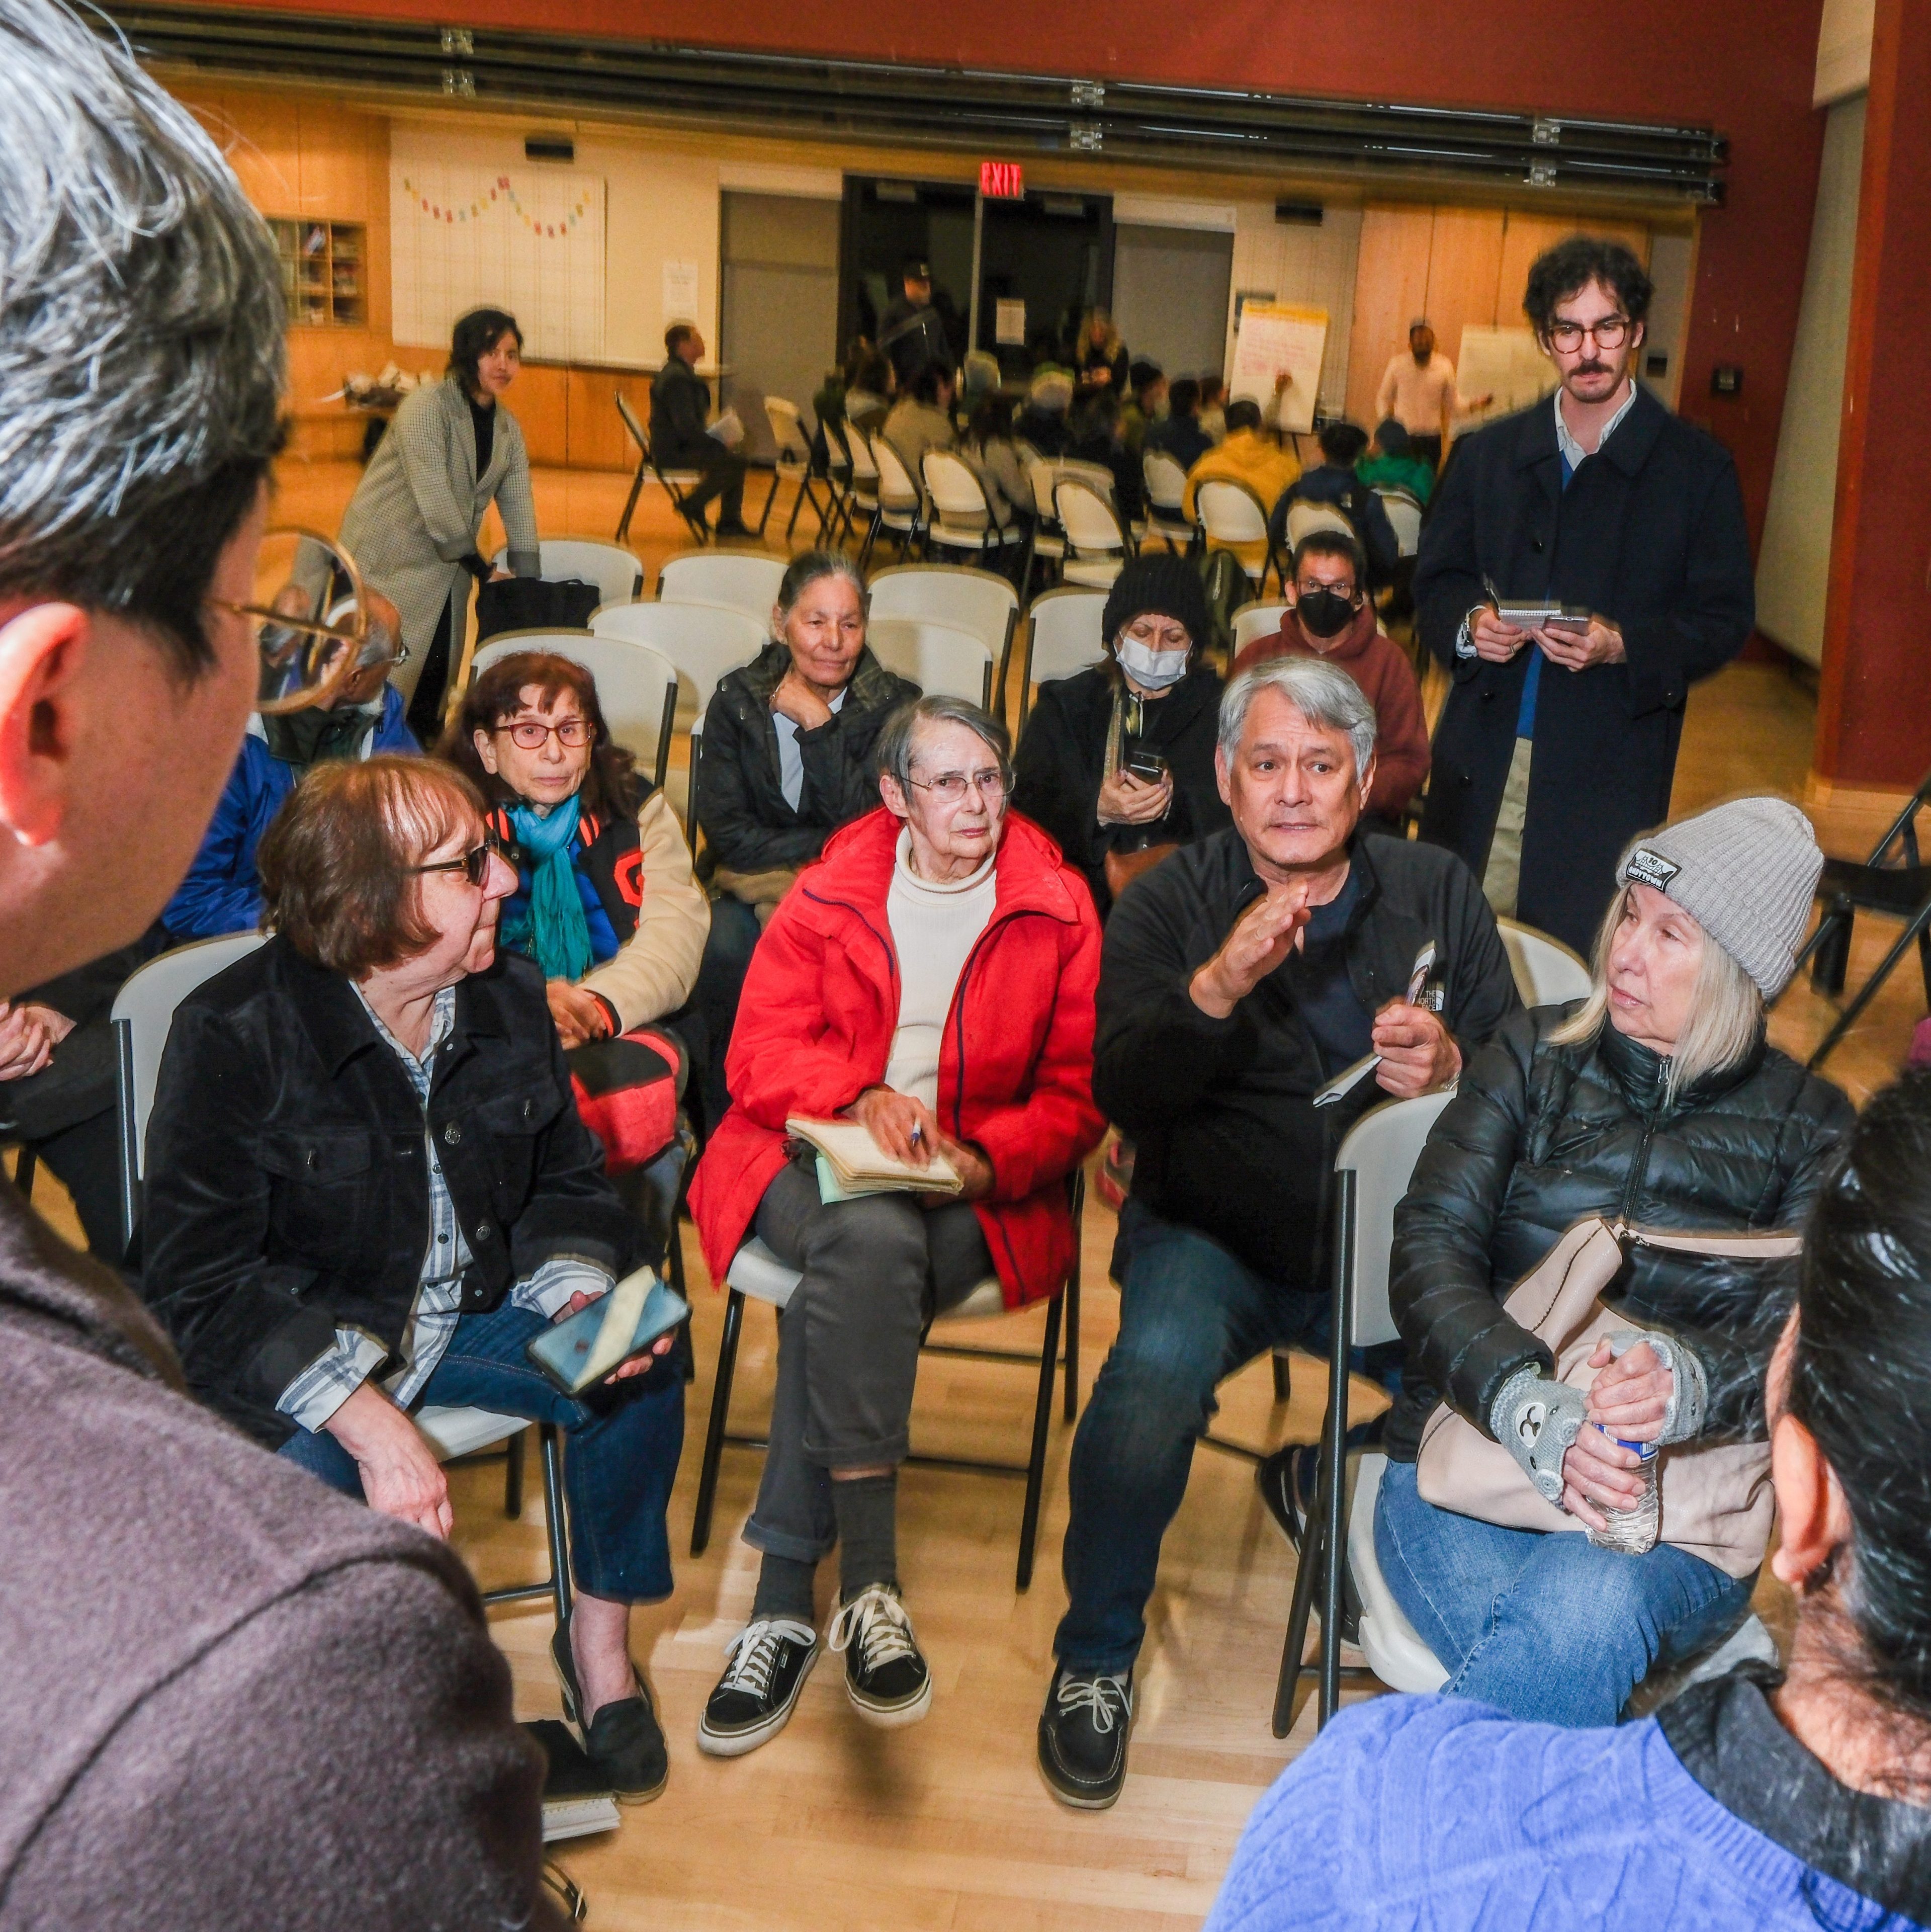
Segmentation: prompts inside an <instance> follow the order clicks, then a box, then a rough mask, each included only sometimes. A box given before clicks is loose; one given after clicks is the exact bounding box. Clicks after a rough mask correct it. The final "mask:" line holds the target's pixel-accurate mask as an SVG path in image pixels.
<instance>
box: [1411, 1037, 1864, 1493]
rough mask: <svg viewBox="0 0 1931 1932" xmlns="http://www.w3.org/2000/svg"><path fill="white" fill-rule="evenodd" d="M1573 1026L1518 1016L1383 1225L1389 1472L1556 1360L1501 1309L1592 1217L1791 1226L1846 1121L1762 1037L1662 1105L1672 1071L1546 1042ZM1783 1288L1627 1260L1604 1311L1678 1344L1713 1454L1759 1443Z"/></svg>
mask: <svg viewBox="0 0 1931 1932" xmlns="http://www.w3.org/2000/svg"><path fill="white" fill-rule="evenodd" d="M1576 1010H1577V1007H1576V1005H1574V1004H1572V1005H1570V1006H1567V1007H1538V1008H1537V1010H1535V1011H1534V1012H1533V1013H1522V1014H1518V1015H1517V1016H1516V1017H1515V1018H1514V1019H1511V1020H1510V1021H1509V1022H1507V1024H1506V1025H1504V1027H1503V1028H1501V1031H1500V1032H1499V1033H1498V1034H1497V1035H1496V1036H1495V1039H1494V1040H1492V1041H1491V1042H1490V1043H1489V1046H1487V1048H1486V1049H1485V1050H1484V1051H1483V1052H1482V1053H1480V1055H1477V1058H1475V1059H1474V1061H1472V1062H1471V1064H1470V1065H1469V1067H1468V1070H1466V1072H1465V1073H1464V1074H1463V1075H1462V1082H1461V1085H1460V1087H1459V1089H1458V1090H1457V1091H1456V1096H1455V1098H1454V1099H1453V1100H1452V1101H1450V1103H1449V1104H1448V1106H1447V1109H1445V1110H1444V1112H1443V1114H1442V1116H1441V1119H1440V1120H1439V1121H1438V1122H1437V1123H1436V1124H1435V1131H1434V1132H1433V1133H1432V1134H1431V1135H1430V1136H1429V1141H1428V1145H1427V1147H1426V1148H1425V1149H1424V1150H1423V1153H1422V1157H1421V1159H1420V1161H1419V1162H1418V1163H1417V1165H1416V1167H1415V1174H1414V1185H1413V1186H1412V1187H1411V1188H1410V1190H1409V1191H1408V1196H1407V1198H1406V1199H1405V1200H1404V1201H1403V1202H1402V1205H1400V1206H1399V1208H1396V1211H1395V1240H1394V1252H1393V1259H1392V1262H1391V1264H1390V1271H1389V1277H1388V1295H1389V1301H1390V1305H1391V1307H1392V1308H1393V1313H1394V1317H1395V1320H1396V1323H1397V1324H1398V1325H1399V1327H1400V1329H1401V1331H1402V1340H1403V1341H1404V1342H1405V1343H1406V1344H1407V1349H1408V1355H1407V1361H1406V1364H1405V1367H1404V1370H1403V1372H1402V1395H1401V1399H1400V1400H1399V1401H1398V1402H1397V1403H1396V1405H1395V1409H1394V1412H1393V1415H1390V1418H1389V1419H1388V1425H1387V1449H1388V1454H1390V1456H1392V1457H1395V1458H1396V1460H1399V1461H1404V1462H1408V1461H1412V1460H1414V1455H1415V1451H1416V1448H1417V1445H1418V1444H1419V1442H1420V1436H1421V1428H1422V1424H1423V1423H1424V1422H1425V1421H1426V1420H1427V1418H1428V1415H1429V1411H1430V1410H1431V1409H1433V1408H1434V1406H1435V1404H1436V1403H1437V1402H1438V1401H1440V1400H1441V1399H1442V1398H1443V1397H1444V1395H1445V1396H1446V1397H1447V1400H1449V1401H1450V1403H1452V1404H1453V1406H1454V1407H1455V1408H1456V1410H1457V1411H1458V1412H1459V1413H1460V1414H1462V1415H1464V1416H1465V1417H1467V1418H1468V1420H1469V1421H1471V1422H1472V1423H1474V1424H1475V1425H1476V1426H1477V1427H1478V1428H1481V1429H1483V1430H1486V1428H1487V1427H1488V1416H1489V1407H1490V1405H1491V1404H1492V1403H1493V1402H1494V1400H1495V1394H1496V1392H1497V1391H1498V1390H1499V1389H1500V1388H1501V1386H1502V1385H1503V1383H1504V1382H1506V1381H1507V1379H1509V1377H1510V1376H1511V1375H1513V1373H1515V1371H1516V1370H1517V1369H1519V1368H1521V1367H1523V1366H1524V1365H1525V1364H1528V1363H1531V1362H1536V1363H1540V1364H1542V1365H1543V1367H1549V1366H1551V1365H1552V1364H1551V1362H1550V1357H1549V1351H1548V1350H1547V1349H1545V1348H1544V1347H1543V1346H1542V1344H1541V1343H1540V1342H1538V1341H1537V1340H1536V1338H1535V1337H1534V1336H1533V1335H1531V1334H1529V1333H1528V1331H1527V1330H1525V1329H1524V1328H1520V1327H1519V1326H1518V1325H1516V1323H1515V1322H1513V1321H1512V1320H1510V1318H1509V1317H1508V1316H1507V1315H1505V1314H1504V1313H1503V1312H1502V1307H1501V1302H1502V1298H1503V1297H1504V1296H1505V1295H1507V1293H1508V1292H1509V1290H1510V1289H1511V1288H1513V1286H1515V1284H1516V1283H1517V1282H1518V1281H1519V1280H1521V1279H1522V1277H1523V1276H1525V1274H1528V1272H1529V1271H1530V1270H1531V1269H1532V1268H1534V1266H1535V1265H1536V1264H1537V1262H1540V1260H1541V1259H1542V1258H1543V1256H1544V1255H1546V1253H1548V1252H1549V1250H1550V1249H1551V1248H1552V1247H1554V1246H1555V1244H1556V1243H1557V1241H1559V1240H1560V1239H1561V1237H1562V1235H1564V1232H1566V1231H1567V1229H1570V1228H1572V1227H1573V1226H1575V1225H1576V1223H1577V1222H1578V1221H1580V1220H1583V1219H1584V1218H1585V1217H1587V1216H1588V1215H1591V1214H1602V1215H1606V1216H1607V1217H1609V1218H1610V1219H1611V1220H1615V1219H1616V1218H1617V1217H1621V1218H1623V1219H1624V1220H1628V1221H1630V1222H1632V1223H1634V1224H1636V1226H1653V1227H1662V1228H1684V1229H1697V1230H1700V1231H1705V1232H1708V1231H1715V1230H1729V1231H1735V1230H1737V1229H1746V1228H1756V1229H1790V1228H1797V1227H1800V1226H1802V1224H1803V1222H1804V1218H1805V1217H1806V1216H1807V1214H1808V1213H1809V1212H1810V1204H1811V1202H1812V1201H1813V1200H1814V1199H1816V1194H1817V1191H1818V1189H1819V1186H1820V1185H1821V1184H1822V1181H1823V1178H1824V1175H1825V1171H1826V1169H1827V1168H1828V1164H1829V1161H1830V1158H1831V1152H1832V1150H1833V1149H1834V1147H1835V1146H1836V1145H1837V1141H1838V1139H1839V1138H1840V1136H1842V1135H1843V1133H1845V1132H1846V1130H1848V1129H1849V1127H1850V1125H1851V1123H1852V1119H1853V1118H1854V1117H1853V1115H1852V1110H1851V1104H1850V1103H1849V1101H1848V1100H1846V1099H1845V1097H1843V1094H1841V1093H1840V1092H1839V1091H1837V1088H1835V1087H1834V1086H1832V1085H1831V1083H1830V1082H1828V1080H1822V1079H1819V1078H1818V1077H1817V1076H1816V1075H1815V1074H1813V1073H1806V1072H1805V1071H1804V1069H1803V1068H1802V1067H1799V1066H1798V1064H1797V1063H1796V1062H1795V1061H1793V1060H1792V1059H1790V1058H1789V1057H1788V1056H1787V1055H1784V1054H1782V1053H1780V1052H1777V1050H1776V1049H1774V1047H1770V1046H1766V1045H1765V1043H1763V1040H1762V1038H1761V1037H1759V1040H1758V1043H1757V1044H1756V1047H1755V1048H1754V1049H1753V1051H1752V1052H1750V1054H1749V1055H1747V1057H1746V1058H1745V1059H1744V1061H1743V1062H1742V1063H1741V1064H1740V1065H1738V1066H1735V1067H1729V1068H1728V1069H1726V1070H1724V1071H1723V1072H1722V1073H1716V1074H1711V1075H1709V1076H1706V1077H1705V1078H1704V1079H1701V1080H1699V1081H1696V1082H1694V1083H1693V1085H1691V1086H1690V1088H1689V1089H1688V1090H1687V1091H1686V1092H1684V1093H1682V1094H1679V1095H1678V1097H1677V1098H1676V1100H1675V1102H1674V1103H1673V1104H1672V1103H1669V1102H1668V1101H1666V1099H1665V1097H1664V1087H1665V1082H1666V1077H1667V1075H1668V1071H1669V1062H1668V1061H1666V1060H1664V1059H1663V1058H1661V1057H1660V1056H1659V1055H1657V1054H1655V1053H1653V1052H1651V1051H1650V1050H1649V1049H1648V1048H1647V1047H1643V1046H1638V1045H1636V1043H1635V1042H1634V1041H1633V1040H1626V1039H1625V1038H1624V1037H1623V1036H1622V1035H1621V1034H1619V1033H1618V1032H1617V1031H1615V1028H1613V1027H1611V1026H1609V1025H1605V1026H1604V1027H1603V1031H1602V1032H1601V1033H1600V1035H1598V1037H1597V1039H1596V1040H1595V1041H1594V1043H1591V1044H1589V1045H1587V1046H1554V1045H1552V1043H1551V1042H1550V1040H1549V1035H1550V1034H1552V1032H1554V1031H1555V1030H1556V1029H1557V1028H1559V1027H1560V1026H1561V1025H1562V1023H1563V1022H1564V1020H1565V1019H1567V1018H1568V1017H1569V1016H1570V1015H1571V1014H1572V1013H1574V1012H1576ZM1780 1281H1781V1277H1779V1276H1778V1275H1777V1274H1775V1273H1774V1271H1772V1270H1771V1269H1770V1268H1768V1267H1767V1266H1765V1265H1764V1264H1762V1263H1750V1262H1745V1263H1732V1262H1716V1261H1711V1260H1708V1259H1702V1258H1700V1257H1697V1256H1684V1255H1676V1254H1670V1253H1666V1252H1665V1251H1663V1250H1660V1249H1657V1248H1643V1247H1637V1248H1636V1249H1635V1250H1633V1253H1631V1255H1630V1260H1629V1262H1628V1263H1627V1266H1626V1267H1625V1268H1624V1272H1623V1274H1621V1276H1620V1277H1618V1283H1617V1286H1616V1288H1615V1291H1614V1292H1615V1294H1617V1295H1620V1296H1621V1298H1623V1304H1624V1306H1626V1307H1627V1308H1628V1310H1629V1311H1630V1314H1631V1315H1633V1316H1635V1317H1636V1319H1637V1320H1638V1321H1639V1322H1641V1323H1642V1324H1643V1325H1645V1326H1646V1327H1654V1328H1663V1329H1666V1330H1667V1331H1669V1332H1670V1333H1671V1334H1675V1335H1678V1336H1681V1337H1682V1338H1683V1340H1685V1341H1686V1342H1687V1343H1689V1345H1690V1346H1691V1347H1692V1348H1693V1349H1695V1350H1696V1353H1697V1355H1699V1358H1701V1359H1702V1363H1703V1365H1704V1367H1705V1370H1706V1371H1707V1372H1708V1376H1709V1381H1710V1398H1711V1406H1710V1409H1709V1412H1708V1418H1707V1421H1706V1424H1705V1435H1706V1436H1714V1437H1716V1438H1717V1439H1723V1438H1726V1437H1727V1438H1729V1439H1733V1440H1735V1439H1749V1438H1750V1437H1751V1436H1761V1435H1762V1430H1763V1371H1764V1369H1765V1367H1766V1366H1767V1365H1768V1361H1769V1350H1770V1347H1771V1346H1772V1345H1774V1343H1775V1341H1776V1339H1777V1332H1776V1331H1777V1321H1776V1319H1775V1317H1776V1316H1777V1313H1778V1311H1779V1310H1780V1307H1782V1306H1783V1305H1784V1304H1783V1301H1782V1298H1781V1296H1780V1295H1778V1293H1777V1289H1778V1288H1779V1286H1780Z"/></svg>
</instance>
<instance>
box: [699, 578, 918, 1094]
mask: <svg viewBox="0 0 1931 1932" xmlns="http://www.w3.org/2000/svg"><path fill="white" fill-rule="evenodd" d="M772 631H773V632H774V634H775V639H776V641H775V642H773V643H769V644H767V645H766V646H765V647H764V649H763V651H762V652H760V654H759V655H758V656H757V657H756V658H753V659H752V661H751V662H750V663H749V664H746V665H745V667H744V668H743V669H742V670H734V671H733V672H732V673H730V676H727V677H726V678H724V679H721V681H720V682H719V683H718V688H717V690H716V691H715V693H713V694H712V698H711V706H710V709H709V710H708V711H707V712H706V713H705V714H704V731H703V740H704V742H703V763H702V766H701V768H700V775H699V778H698V795H697V816H698V818H699V820H700V823H702V825H703V831H704V838H705V842H706V847H707V849H706V853H705V855H704V859H703V871H704V873H705V876H706V877H707V878H708V879H709V882H710V884H711V886H712V893H713V897H714V901H715V903H714V904H713V905H712V909H711V937H710V941H709V944H708V945H707V946H706V948H705V950H704V962H703V968H702V970H701V971H700V974H699V977H698V992H697V1004H698V1006H699V1007H700V1010H701V1011H702V1012H703V1016H704V1022H705V1026H706V1031H708V1032H709V1036H710V1041H711V1046H710V1073H709V1076H707V1078H706V1082H705V1114H706V1120H707V1121H708V1122H709V1125H711V1126H712V1127H715V1126H716V1124H718V1121H721V1120H722V1119H723V1118H724V1109H725V1107H726V1106H727V1104H728V1102H727V1097H726V1094H725V1091H724V1076H723V1067H724V1055H725V1052H726V1051H727V1049H728V1048H729V1046H730V1037H731V1028H732V1025H733V1023H734V1022H736V1018H737V1009H738V995H739V993H740V992H742V990H743V987H744V976H745V971H746V969H747V968H748V967H749V966H750V965H751V949H752V948H753V947H754V946H756V945H757V935H758V934H759V932H760V931H761V930H762V929H763V925H764V922H765V921H766V920H767V919H769V918H770V916H771V915H772V911H773V910H775V908H776V906H777V904H778V901H779V900H780V899H781V898H783V897H784V895H785V893H786V892H787V891H789V890H790V886H791V882H792V880H794V879H795V878H796V877H797V876H798V874H799V871H801V870H802V868H804V867H805V866H806V865H809V864H810V863H811V861H812V860H813V859H815V858H816V857H817V856H818V853H819V851H820V849H821V848H822V847H823V844H824V842H825V841H826V839H827V838H829V837H830V835H832V832H835V831H836V830H837V829H838V827H839V826H841V825H843V824H844V823H846V822H847V820H850V819H853V818H856V817H859V815H860V814H862V813H864V812H867V811H871V810H872V809H873V808H874V807H875V806H876V805H877V803H878V779H877V773H876V772H874V769H873V767H872V759H871V748H872V746H873V745H874V743H875V742H877V738H878V733H879V730H880V727H881V726H882V725H883V724H884V722H885V720H886V716H887V715H888V714H889V712H892V710H894V709H895V708H896V707H897V706H899V705H901V704H902V703H904V702H905V701H906V700H907V699H908V698H913V697H917V696H918V695H919V687H918V686H917V685H916V684H913V683H910V682H908V681H907V679H904V678H902V677H897V676H894V675H893V674H892V673H891V672H890V671H889V670H886V668H885V667H884V666H883V664H880V662H879V661H878V660H877V658H875V657H874V656H873V655H872V654H871V651H870V650H869V649H868V648H867V647H866V645H865V580H864V578H863V577H861V576H860V575H859V573H858V571H857V569H856V567H855V566H854V565H853V563H852V562H851V560H850V558H848V557H847V556H843V555H841V553H838V552H837V551H835V550H807V551H805V553H803V554H802V556H796V557H794V558H793V559H792V561H791V567H790V569H788V570H787V571H786V572H785V573H784V582H783V583H781V584H780V585H779V586H778V603H777V607H776V608H775V610H773V611H772Z"/></svg>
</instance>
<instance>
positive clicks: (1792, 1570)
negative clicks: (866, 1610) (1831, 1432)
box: [1770, 1415, 1851, 1590]
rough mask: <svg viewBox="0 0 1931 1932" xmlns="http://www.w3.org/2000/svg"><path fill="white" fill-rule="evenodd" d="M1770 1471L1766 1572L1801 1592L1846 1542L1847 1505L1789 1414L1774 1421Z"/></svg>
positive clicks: (1809, 1436)
mask: <svg viewBox="0 0 1931 1932" xmlns="http://www.w3.org/2000/svg"><path fill="white" fill-rule="evenodd" d="M1770 1466H1771V1482H1772V1483H1773V1484H1774V1486H1775V1487H1776V1490H1777V1554H1776V1555H1775V1556H1774V1557H1772V1558H1771V1571H1772V1572H1773V1574H1775V1575H1776V1576H1777V1578H1778V1579H1779V1580H1780V1581H1781V1582H1783V1583H1788V1584H1789V1586H1790V1587H1791V1588H1792V1589H1794V1590H1801V1589H1802V1588H1803V1586H1804V1583H1805V1582H1806V1581H1807V1580H1808V1579H1809V1578H1810V1577H1813V1576H1814V1575H1816V1573H1817V1572H1818V1571H1819V1570H1821V1569H1822V1568H1823V1567H1824V1565H1825V1564H1826V1563H1828V1562H1829V1561H1830V1559H1831V1556H1832V1554H1833V1553H1834V1552H1835V1551H1837V1550H1839V1549H1840V1548H1842V1547H1843V1545H1844V1544H1846V1543H1848V1542H1849V1541H1850V1538H1851V1511H1850V1505H1849V1504H1848V1503H1847V1502H1846V1501H1845V1500H1844V1492H1843V1488H1842V1487H1840V1484H1839V1483H1838V1481H1837V1472H1836V1471H1835V1470H1834V1469H1832V1468H1831V1466H1830V1464H1829V1463H1827V1462H1826V1461H1825V1460H1824V1452H1823V1451H1822V1450H1821V1449H1819V1448H1818V1446H1817V1439H1816V1437H1815V1436H1813V1435H1812V1434H1811V1433H1810V1430H1807V1429H1806V1428H1805V1427H1804V1425H1803V1424H1802V1423H1801V1422H1799V1421H1798V1419H1797V1418H1796V1417H1795V1416H1794V1415H1783V1416H1780V1417H1779V1418H1777V1427H1776V1428H1775V1430H1774V1431H1773V1432H1772V1433H1771V1445H1770Z"/></svg>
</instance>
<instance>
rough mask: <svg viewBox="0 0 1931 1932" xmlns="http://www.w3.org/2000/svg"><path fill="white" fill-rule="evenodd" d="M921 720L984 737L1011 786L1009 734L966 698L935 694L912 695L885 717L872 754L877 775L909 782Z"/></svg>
mask: <svg viewBox="0 0 1931 1932" xmlns="http://www.w3.org/2000/svg"><path fill="white" fill-rule="evenodd" d="M921 724H963V725H964V727H966V729H967V730H968V731H971V732H974V733H977V735H978V736H979V737H980V738H981V739H983V740H984V741H985V748H986V749H987V750H988V751H990V752H991V754H992V755H993V756H994V757H995V758H997V760H999V775H1000V777H1001V778H1003V779H1004V780H1005V781H1006V790H1008V791H1010V790H1012V733H1010V732H1009V731H1008V730H1006V727H1005V726H1004V725H1003V724H1002V723H1001V722H1000V721H999V720H998V719H997V718H995V717H994V715H992V713H991V712H989V711H987V710H985V709H982V707H981V706H979V705H976V704H975V703H973V701H972V700H971V699H970V698H969V697H940V696H938V695H937V694H934V695H932V696H930V697H915V698H913V700H911V702H910V703H907V704H901V705H900V706H899V707H898V709H897V710H895V712H892V715H891V716H890V717H889V718H886V721H885V723H884V724H883V727H881V728H880V731H879V733H878V746H877V752H876V754H875V755H876V756H877V760H878V770H879V775H880V777H882V778H883V777H887V776H889V777H891V778H895V779H897V780H898V784H899V787H900V789H901V790H904V789H905V788H906V787H908V786H909V785H910V784H911V782H912V746H913V739H915V738H916V736H917V735H918V730H919V726H920V725H921Z"/></svg>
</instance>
